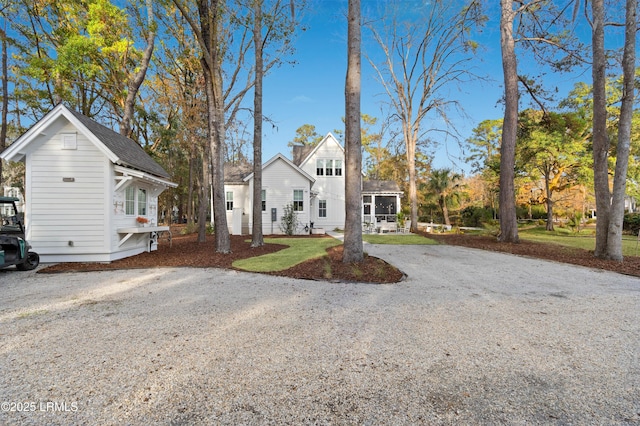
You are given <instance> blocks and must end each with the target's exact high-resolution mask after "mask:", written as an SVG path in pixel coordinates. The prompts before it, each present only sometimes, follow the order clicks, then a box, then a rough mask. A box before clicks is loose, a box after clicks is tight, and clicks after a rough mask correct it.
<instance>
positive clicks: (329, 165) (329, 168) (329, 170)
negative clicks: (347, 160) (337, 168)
mask: <svg viewBox="0 0 640 426" xmlns="http://www.w3.org/2000/svg"><path fill="white" fill-rule="evenodd" d="M324 164H325V168H324V170H325V174H326V175H327V176H333V160H325V163H324Z"/></svg>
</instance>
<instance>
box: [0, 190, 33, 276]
mask: <svg viewBox="0 0 640 426" xmlns="http://www.w3.org/2000/svg"><path fill="white" fill-rule="evenodd" d="M17 201H18V199H17V198H13V197H0V224H1V225H2V227H1V228H0V268H6V267H8V266H11V265H16V268H17V269H19V270H20V271H29V270H31V269H35V268H36V266H38V264H39V263H40V256H38V253H36V252H33V251H29V249H31V246H30V245H29V243H27V241H26V240H25V239H24V225H23V224H22V220H21V218H20V214H19V213H18V208H17V206H16V202H17Z"/></svg>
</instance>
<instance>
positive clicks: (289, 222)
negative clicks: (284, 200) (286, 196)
mask: <svg viewBox="0 0 640 426" xmlns="http://www.w3.org/2000/svg"><path fill="white" fill-rule="evenodd" d="M297 228H298V214H297V213H296V212H295V210H293V203H289V204H287V205H286V206H284V213H283V214H282V217H281V218H280V229H281V230H282V232H284V233H285V234H287V235H294V234H295V233H296V229H297Z"/></svg>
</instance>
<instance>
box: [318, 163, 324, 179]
mask: <svg viewBox="0 0 640 426" xmlns="http://www.w3.org/2000/svg"><path fill="white" fill-rule="evenodd" d="M316 175H317V176H324V160H316Z"/></svg>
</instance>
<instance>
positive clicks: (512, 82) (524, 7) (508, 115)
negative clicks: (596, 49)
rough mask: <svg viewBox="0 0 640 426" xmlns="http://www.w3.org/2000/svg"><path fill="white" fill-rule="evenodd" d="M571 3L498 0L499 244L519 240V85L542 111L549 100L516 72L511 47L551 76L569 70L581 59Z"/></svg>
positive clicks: (516, 65)
mask: <svg viewBox="0 0 640 426" xmlns="http://www.w3.org/2000/svg"><path fill="white" fill-rule="evenodd" d="M574 1H575V0H566V1H564V2H552V1H549V0H529V1H523V0H500V9H501V14H500V33H501V37H500V43H501V49H502V67H503V73H504V85H505V111H504V121H503V129H502V142H501V147H500V155H501V157H500V196H499V197H500V206H499V211H500V236H499V239H500V240H501V241H506V242H518V241H519V237H518V227H517V226H518V223H517V215H516V202H515V185H514V179H515V170H514V169H515V158H516V156H515V152H516V138H517V130H518V107H519V105H518V104H519V101H520V91H519V85H522V87H523V88H524V91H525V93H527V94H528V95H529V96H530V97H531V99H532V101H533V102H534V103H535V104H537V105H538V107H539V108H540V109H541V110H542V111H544V112H545V113H546V107H545V103H547V102H549V101H551V100H552V96H550V95H549V93H548V92H546V91H545V90H544V88H543V87H542V86H541V85H539V84H538V83H537V82H536V80H535V79H533V78H529V77H527V76H523V75H519V74H518V61H517V57H516V53H515V45H516V42H518V43H519V44H520V45H521V46H522V47H523V48H524V49H527V50H529V52H530V54H531V56H532V57H533V58H534V59H535V60H536V61H537V62H538V63H539V64H541V66H544V65H548V66H551V67H552V69H553V71H554V72H563V71H568V70H570V69H571V68H572V67H573V66H574V65H576V64H577V63H582V62H583V61H584V58H583V55H581V54H580V53H581V52H582V51H583V49H582V44H581V43H579V42H578V41H577V39H576V37H575V35H574V34H572V32H571V31H567V25H568V22H569V20H568V19H567V18H566V17H565V15H566V12H567V10H570V6H571V5H572V4H573V3H574Z"/></svg>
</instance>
